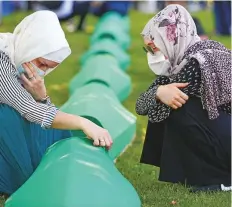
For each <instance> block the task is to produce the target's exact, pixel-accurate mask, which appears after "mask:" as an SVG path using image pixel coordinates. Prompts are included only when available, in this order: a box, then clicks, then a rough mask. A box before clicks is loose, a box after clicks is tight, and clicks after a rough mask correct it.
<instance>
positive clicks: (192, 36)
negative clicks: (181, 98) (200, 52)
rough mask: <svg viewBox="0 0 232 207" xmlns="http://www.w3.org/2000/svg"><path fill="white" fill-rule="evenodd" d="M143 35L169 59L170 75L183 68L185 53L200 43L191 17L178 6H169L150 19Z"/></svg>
mask: <svg viewBox="0 0 232 207" xmlns="http://www.w3.org/2000/svg"><path fill="white" fill-rule="evenodd" d="M141 34H142V36H143V37H145V38H148V39H150V40H152V41H153V42H154V44H155V45H156V46H157V47H158V48H159V49H160V51H161V52H162V53H163V54H164V55H165V56H166V57H168V59H169V61H170V63H171V65H172V68H169V69H167V70H168V73H169V74H170V75H172V74H176V73H178V72H179V71H180V70H181V69H182V68H183V66H184V64H186V62H183V63H181V62H182V58H183V56H184V53H185V51H187V49H188V48H189V47H190V46H192V45H193V44H195V43H196V42H198V41H200V37H199V36H198V35H197V29H196V25H195V23H194V21H193V19H192V17H191V15H190V14H189V12H188V11H187V10H186V9H185V8H184V7H183V6H181V5H178V4H172V5H169V6H167V7H166V8H164V9H163V10H162V11H160V12H159V13H158V14H157V15H156V16H154V17H153V18H152V19H150V20H149V22H148V23H147V24H146V26H145V27H144V29H143V31H142V33H141Z"/></svg>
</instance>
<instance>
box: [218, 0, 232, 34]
mask: <svg viewBox="0 0 232 207" xmlns="http://www.w3.org/2000/svg"><path fill="white" fill-rule="evenodd" d="M214 15H215V28H216V34H218V35H231V1H214Z"/></svg>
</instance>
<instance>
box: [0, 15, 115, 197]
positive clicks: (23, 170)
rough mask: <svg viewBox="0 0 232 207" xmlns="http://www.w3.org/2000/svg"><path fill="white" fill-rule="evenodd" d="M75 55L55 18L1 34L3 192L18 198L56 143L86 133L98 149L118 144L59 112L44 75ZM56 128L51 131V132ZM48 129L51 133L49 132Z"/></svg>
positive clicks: (30, 20)
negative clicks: (50, 96)
mask: <svg viewBox="0 0 232 207" xmlns="http://www.w3.org/2000/svg"><path fill="white" fill-rule="evenodd" d="M70 53H71V50H70V47H69V45H68V42H67V40H66V39H65V35H64V32H63V30H62V28H61V26H60V23H59V20H58V18H57V16H56V14H55V13H53V12H50V11H39V12H35V13H33V14H32V15H29V16H27V17H26V18H25V19H23V21H22V22H21V23H20V24H19V25H18V26H17V27H16V28H15V30H14V32H13V33H0V123H1V124H0V192H2V193H6V194H12V193H13V192H14V191H16V190H17V189H18V188H19V187H20V186H21V185H22V184H23V183H24V182H25V181H26V180H27V179H28V178H29V176H30V175H31V174H32V173H33V171H34V170H35V168H36V167H37V166H38V164H39V162H40V160H41V157H42V156H43V154H44V152H45V150H46V149H47V148H48V147H49V146H50V145H52V144H53V143H54V142H56V141H58V140H60V139H63V138H67V137H70V136H71V134H70V131H67V130H83V132H84V133H85V134H86V135H87V136H88V137H89V138H91V139H93V141H94V143H93V144H94V145H96V146H105V147H107V148H109V147H110V146H111V144H112V140H111V137H110V135H109V133H108V132H107V130H105V129H103V128H101V127H99V126H97V125H95V124H94V123H93V122H91V121H89V120H87V119H85V118H82V117H79V116H74V115H71V114H66V113H63V112H61V111H59V109H57V108H56V107H55V106H54V105H53V104H52V103H51V101H50V98H49V97H48V96H47V94H46V88H45V85H44V80H43V78H44V76H46V75H47V74H48V73H50V72H51V71H52V70H54V69H55V68H56V67H57V66H58V65H59V64H60V63H61V62H62V61H63V60H64V59H65V58H67V57H68V56H69V55H70ZM49 128H50V129H49ZM44 129H47V130H44Z"/></svg>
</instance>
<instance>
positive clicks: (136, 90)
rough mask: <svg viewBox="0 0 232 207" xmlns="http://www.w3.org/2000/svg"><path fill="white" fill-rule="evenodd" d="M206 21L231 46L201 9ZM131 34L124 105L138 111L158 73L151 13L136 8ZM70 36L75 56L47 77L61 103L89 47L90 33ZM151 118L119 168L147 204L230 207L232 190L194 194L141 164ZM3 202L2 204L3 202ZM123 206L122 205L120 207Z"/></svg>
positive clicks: (6, 28) (142, 122)
mask: <svg viewBox="0 0 232 207" xmlns="http://www.w3.org/2000/svg"><path fill="white" fill-rule="evenodd" d="M25 15H26V14H22V13H20V14H14V15H12V16H9V17H6V18H5V19H4V22H3V25H1V26H0V32H11V31H13V28H14V27H15V25H16V24H17V23H18V22H19V21H20V20H21V19H22V17H23V16H25ZM194 16H198V17H199V18H200V20H201V21H202V23H203V26H204V28H205V29H206V31H207V33H208V34H209V35H210V36H211V38H212V39H214V40H218V41H220V42H222V43H223V44H225V45H226V46H227V47H228V48H230V47H231V38H230V37H219V36H214V35H213V21H212V19H213V15H212V13H211V12H205V11H204V12H199V13H196V14H194ZM130 17H131V37H132V44H131V47H130V50H129V53H130V55H131V60H132V64H131V66H130V68H129V70H128V73H129V75H130V76H131V78H132V82H133V91H132V93H131V95H130V97H129V98H128V99H127V101H125V102H124V103H123V104H124V105H125V107H126V108H127V109H128V110H129V111H131V112H132V113H134V114H135V110H134V105H135V101H136V98H137V97H138V96H139V94H140V93H141V92H142V91H143V90H145V89H146V88H147V87H148V85H149V84H150V83H151V81H152V79H153V78H154V75H153V74H152V72H150V70H149V69H148V66H147V61H146V57H145V55H144V52H143V51H142V49H141V47H142V40H141V37H140V32H141V30H142V29H143V26H144V24H145V23H146V22H147V20H148V19H149V18H150V17H151V15H146V14H141V13H138V12H135V11H132V12H131V14H130ZM95 22H96V19H95V18H93V17H90V18H89V19H88V24H91V25H93V24H94V23H95ZM67 38H68V41H69V43H70V46H71V48H72V55H71V56H70V57H69V58H68V59H67V60H65V62H64V63H62V64H61V66H59V68H57V69H56V70H55V71H54V72H53V73H52V74H51V75H49V76H48V77H47V78H46V85H47V89H48V92H49V95H50V96H51V97H52V100H53V102H54V103H55V104H56V105H58V106H61V105H62V104H63V103H64V102H65V101H66V100H67V99H68V83H69V81H70V79H71V78H72V77H73V76H74V75H75V74H76V73H77V72H78V70H79V69H80V66H79V62H78V59H79V58H80V56H81V54H83V53H84V51H86V50H87V49H88V47H89V41H88V39H89V36H88V35H86V34H84V33H76V34H70V33H67ZM146 124H147V118H146V117H141V116H138V121H137V136H136V139H135V141H134V142H133V145H132V146H131V147H129V148H128V150H127V151H126V152H125V153H124V154H123V155H122V156H121V157H120V158H119V159H118V161H117V164H116V165H117V167H118V169H119V170H120V171H121V172H122V174H123V175H124V176H125V177H126V178H127V179H128V180H129V181H130V182H131V183H132V184H133V185H134V187H135V188H136V190H137V192H138V194H139V195H140V197H141V200H142V203H143V207H165V206H171V205H172V204H170V203H171V201H173V200H175V201H177V204H176V205H175V206H181V207H229V206H230V205H231V196H230V193H214V194H206V193H201V194H190V193H189V192H188V191H187V189H186V188H184V187H183V186H181V185H177V184H174V185H173V184H167V183H162V182H159V181H158V180H157V178H158V174H159V169H158V168H155V167H152V166H148V165H143V164H140V163H139V159H140V155H141V151H142V146H143V140H144V135H145V129H146ZM38 196H39V195H38ZM0 205H1V204H0ZM119 207H120V206H119Z"/></svg>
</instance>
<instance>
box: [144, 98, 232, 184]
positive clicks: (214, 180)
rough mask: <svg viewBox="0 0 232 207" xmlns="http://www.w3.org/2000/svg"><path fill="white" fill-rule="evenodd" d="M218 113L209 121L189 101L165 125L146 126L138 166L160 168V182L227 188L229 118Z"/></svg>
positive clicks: (196, 101)
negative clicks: (148, 165) (147, 165)
mask: <svg viewBox="0 0 232 207" xmlns="http://www.w3.org/2000/svg"><path fill="white" fill-rule="evenodd" d="M219 113H220V116H219V117H218V118H217V119H214V120H210V119H209V118H208V113H207V111H205V110H204V109H203V108H202V103H201V100H200V99H199V98H193V97H192V98H190V99H189V100H188V102H187V103H186V104H185V105H183V107H181V108H180V109H178V110H175V111H173V112H172V113H171V115H170V116H169V118H168V119H166V120H165V121H163V122H160V123H151V122H149V123H148V127H147V133H146V137H145V142H144V148H143V153H142V157H141V162H142V163H146V164H151V165H155V166H157V167H160V175H159V180H160V181H165V182H172V183H182V184H185V185H190V186H208V185H220V184H224V185H226V186H231V116H230V115H228V114H226V113H224V112H222V111H220V112H219Z"/></svg>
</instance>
